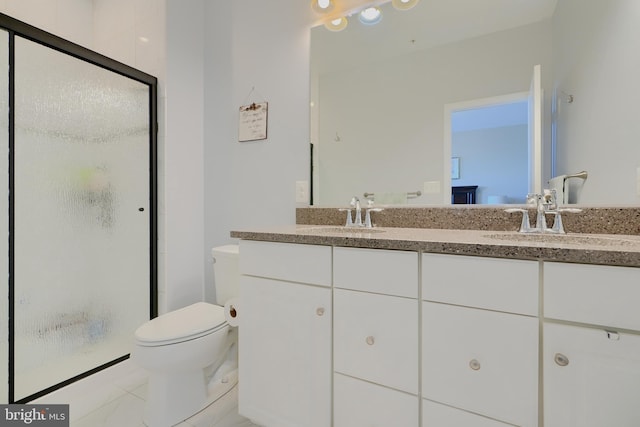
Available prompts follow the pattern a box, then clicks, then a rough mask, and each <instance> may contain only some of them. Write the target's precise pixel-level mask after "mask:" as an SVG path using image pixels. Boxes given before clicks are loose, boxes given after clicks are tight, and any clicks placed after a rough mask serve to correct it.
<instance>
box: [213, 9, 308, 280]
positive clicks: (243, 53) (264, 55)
mask: <svg viewBox="0 0 640 427" xmlns="http://www.w3.org/2000/svg"><path fill="white" fill-rule="evenodd" d="M206 17H207V24H206V28H207V30H206V49H205V52H206V53H205V55H206V59H205V64H206V69H205V75H206V87H205V147H204V163H205V241H204V246H203V252H204V255H205V257H207V258H208V257H209V253H210V249H211V247H213V246H218V245H221V244H226V243H229V242H231V241H232V239H231V238H230V237H229V232H230V231H231V230H233V229H242V228H248V227H258V226H267V225H277V224H292V223H294V222H295V207H296V203H295V181H298V180H308V179H309V177H308V173H309V166H308V163H309V28H310V25H311V24H310V23H311V22H312V20H313V19H314V17H313V16H312V11H311V8H310V7H309V3H308V2H307V1H298V0H269V1H257V0H234V1H231V2H230V1H226V0H210V1H209V2H208V3H207V13H206ZM253 88H255V89H254V91H253V93H252V94H251V96H250V93H251V91H252V89H253ZM253 101H256V102H257V101H267V102H268V103H269V116H268V138H267V140H264V141H255V142H246V143H239V142H238V138H237V132H238V131H237V127H238V108H239V107H240V106H241V105H243V104H245V103H247V102H253ZM206 277H207V278H206V281H207V283H210V282H211V280H212V279H211V277H212V270H211V268H210V267H209V266H207V268H206Z"/></svg>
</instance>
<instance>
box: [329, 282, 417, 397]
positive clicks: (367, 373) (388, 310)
mask: <svg viewBox="0 0 640 427" xmlns="http://www.w3.org/2000/svg"><path fill="white" fill-rule="evenodd" d="M333 314H334V318H333V321H334V333H333V335H334V340H333V346H334V369H335V371H336V372H340V373H343V374H347V375H351V376H354V377H358V378H362V379H364V380H367V381H371V382H374V383H378V384H382V385H385V386H388V387H393V388H395V389H398V390H402V391H406V392H408V393H414V394H418V363H419V358H418V348H419V347H418V301H417V300H414V299H409V298H401V297H392V296H388V295H378V294H369V293H366V292H355V291H347V290H344V289H336V290H335V291H334V300H333Z"/></svg>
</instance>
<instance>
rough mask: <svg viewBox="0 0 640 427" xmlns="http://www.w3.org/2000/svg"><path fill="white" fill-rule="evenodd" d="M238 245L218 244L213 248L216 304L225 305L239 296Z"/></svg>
mask: <svg viewBox="0 0 640 427" xmlns="http://www.w3.org/2000/svg"><path fill="white" fill-rule="evenodd" d="M238 253H239V246H238V245H225V246H218V247H215V248H213V249H211V256H212V257H213V281H214V282H213V283H214V286H215V288H216V301H215V302H216V304H218V305H224V303H225V302H227V301H229V300H230V299H231V298H234V297H237V296H238V282H239V280H240V271H239V269H238Z"/></svg>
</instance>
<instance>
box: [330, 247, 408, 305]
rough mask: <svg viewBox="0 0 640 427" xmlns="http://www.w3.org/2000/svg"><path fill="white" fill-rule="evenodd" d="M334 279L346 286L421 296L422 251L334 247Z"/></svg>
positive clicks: (348, 287)
mask: <svg viewBox="0 0 640 427" xmlns="http://www.w3.org/2000/svg"><path fill="white" fill-rule="evenodd" d="M333 281H334V282H333V283H334V286H335V287H338V288H344V289H353V290H360V291H365V292H375V293H379V294H387V295H397V296H403V297H409V298H417V297H418V253H417V252H406V251H387V250H380V249H360V248H334V251H333Z"/></svg>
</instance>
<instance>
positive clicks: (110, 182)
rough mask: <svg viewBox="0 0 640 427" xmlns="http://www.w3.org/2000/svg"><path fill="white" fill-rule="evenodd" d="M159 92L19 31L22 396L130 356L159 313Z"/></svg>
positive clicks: (17, 246)
mask: <svg viewBox="0 0 640 427" xmlns="http://www.w3.org/2000/svg"><path fill="white" fill-rule="evenodd" d="M149 92H150V90H149V85H147V84H143V83H141V82H138V81H136V80H134V79H130V78H128V77H125V76H123V75H120V74H117V73H115V72H112V71H109V70H107V69H105V68H102V67H99V66H96V65H93V64H91V63H89V62H86V61H83V60H80V59H77V58H75V57H73V56H71V55H67V54H65V53H62V52H60V51H57V50H55V49H51V48H49V47H46V46H44V45H41V44H38V43H35V42H32V41H30V40H27V39H24V38H21V37H16V38H15V143H14V144H15V157H14V163H15V167H14V191H15V199H14V200H15V201H14V209H15V211H14V212H15V215H14V218H15V226H14V238H15V243H14V295H15V298H14V301H15V302H14V319H15V320H14V322H15V323H14V343H15V344H14V345H15V351H14V358H15V361H14V393H15V400H16V401H17V400H20V399H24V398H25V397H28V396H31V395H33V394H35V393H38V392H40V391H42V390H45V389H47V388H49V387H51V386H53V385H55V384H59V383H61V382H64V381H66V380H68V379H70V378H73V377H75V376H78V375H81V374H83V373H85V372H87V371H90V370H92V369H94V368H96V367H98V366H101V365H104V364H106V363H109V362H111V361H113V360H116V359H118V358H121V357H122V356H125V355H127V354H128V353H130V351H131V344H132V337H133V333H134V331H135V329H136V328H137V327H138V326H139V325H140V324H142V323H144V322H145V321H146V320H148V319H149V307H150V298H151V297H150V233H151V232H150V215H149V212H150V188H149V182H150V160H149V158H150V153H149V141H150V93H149Z"/></svg>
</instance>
